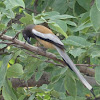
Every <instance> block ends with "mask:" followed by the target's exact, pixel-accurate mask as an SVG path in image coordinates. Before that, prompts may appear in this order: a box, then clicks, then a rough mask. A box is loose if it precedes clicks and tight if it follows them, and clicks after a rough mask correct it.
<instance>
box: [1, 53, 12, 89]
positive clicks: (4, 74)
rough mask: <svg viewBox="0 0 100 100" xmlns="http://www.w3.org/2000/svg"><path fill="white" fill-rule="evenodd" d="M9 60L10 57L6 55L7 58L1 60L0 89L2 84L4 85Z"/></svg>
mask: <svg viewBox="0 0 100 100" xmlns="http://www.w3.org/2000/svg"><path fill="white" fill-rule="evenodd" d="M11 58H12V55H7V56H4V58H3V60H2V61H3V62H2V65H1V68H0V88H1V86H3V85H4V84H3V83H4V80H5V76H6V72H7V64H8V62H9V60H10V59H11Z"/></svg>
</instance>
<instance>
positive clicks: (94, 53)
mask: <svg viewBox="0 0 100 100" xmlns="http://www.w3.org/2000/svg"><path fill="white" fill-rule="evenodd" d="M91 56H92V58H94V57H100V50H96V51H93V52H92V53H91Z"/></svg>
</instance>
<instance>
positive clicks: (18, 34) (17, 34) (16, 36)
mask: <svg viewBox="0 0 100 100" xmlns="http://www.w3.org/2000/svg"><path fill="white" fill-rule="evenodd" d="M19 33H21V32H18V33H17V34H16V35H15V36H14V37H13V40H14V39H15V38H16V37H18V35H19Z"/></svg>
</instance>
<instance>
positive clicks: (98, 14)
mask: <svg viewBox="0 0 100 100" xmlns="http://www.w3.org/2000/svg"><path fill="white" fill-rule="evenodd" d="M99 18H100V11H99V10H98V9H97V7H96V5H95V4H94V5H93V6H92V8H91V10H90V19H91V22H92V24H93V27H94V29H95V30H96V31H98V30H99V28H100V21H99Z"/></svg>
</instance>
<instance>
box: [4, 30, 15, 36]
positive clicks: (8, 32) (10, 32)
mask: <svg viewBox="0 0 100 100" xmlns="http://www.w3.org/2000/svg"><path fill="white" fill-rule="evenodd" d="M6 35H8V36H12V37H14V36H15V35H16V32H15V30H14V29H9V30H8V31H7V32H6Z"/></svg>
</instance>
